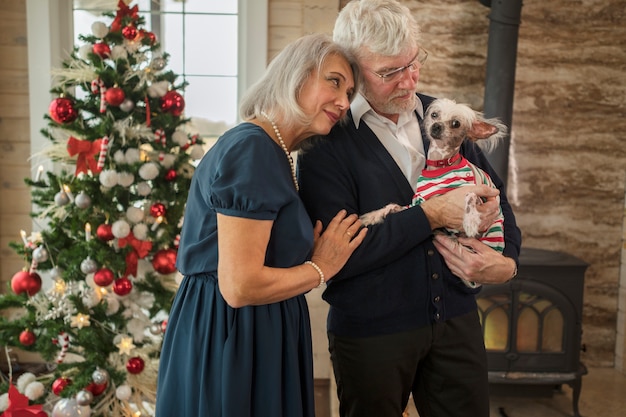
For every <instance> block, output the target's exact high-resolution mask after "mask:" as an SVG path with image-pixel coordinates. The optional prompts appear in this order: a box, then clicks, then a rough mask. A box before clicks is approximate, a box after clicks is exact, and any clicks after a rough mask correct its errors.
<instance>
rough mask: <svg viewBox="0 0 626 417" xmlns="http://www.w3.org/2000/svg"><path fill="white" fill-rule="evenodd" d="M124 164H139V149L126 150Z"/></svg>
mask: <svg viewBox="0 0 626 417" xmlns="http://www.w3.org/2000/svg"><path fill="white" fill-rule="evenodd" d="M125 157H126V163H127V164H129V165H130V164H134V163H135V162H139V149H137V148H129V149H127V150H126V154H125Z"/></svg>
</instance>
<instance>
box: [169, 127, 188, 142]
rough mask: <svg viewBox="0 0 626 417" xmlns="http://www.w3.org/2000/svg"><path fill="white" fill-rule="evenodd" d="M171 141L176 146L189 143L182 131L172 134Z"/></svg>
mask: <svg viewBox="0 0 626 417" xmlns="http://www.w3.org/2000/svg"><path fill="white" fill-rule="evenodd" d="M172 141H173V142H174V143H175V144H177V145H178V146H185V145H186V144H187V142H189V137H188V136H187V134H186V133H185V132H183V131H182V130H177V131H175V132H174V133H172Z"/></svg>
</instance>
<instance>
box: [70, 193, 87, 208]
mask: <svg viewBox="0 0 626 417" xmlns="http://www.w3.org/2000/svg"><path fill="white" fill-rule="evenodd" d="M74 204H76V207H78V208H81V209H86V208H89V207H90V206H91V197H89V196H88V195H87V194H86V193H85V192H83V191H81V192H80V193H78V195H77V196H76V198H75V199H74Z"/></svg>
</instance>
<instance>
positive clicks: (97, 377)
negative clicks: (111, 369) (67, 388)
mask: <svg viewBox="0 0 626 417" xmlns="http://www.w3.org/2000/svg"><path fill="white" fill-rule="evenodd" d="M91 379H93V382H95V383H96V384H98V385H102V384H104V383H105V382H109V373H108V372H107V371H106V369H102V368H96V370H95V371H93V373H92V374H91Z"/></svg>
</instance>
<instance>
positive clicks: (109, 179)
mask: <svg viewBox="0 0 626 417" xmlns="http://www.w3.org/2000/svg"><path fill="white" fill-rule="evenodd" d="M98 178H99V180H100V184H102V185H104V186H105V187H107V188H112V187H115V186H116V185H117V172H116V171H115V170H112V169H105V170H104V171H102V172H101V173H100V176H99V177H98Z"/></svg>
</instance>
